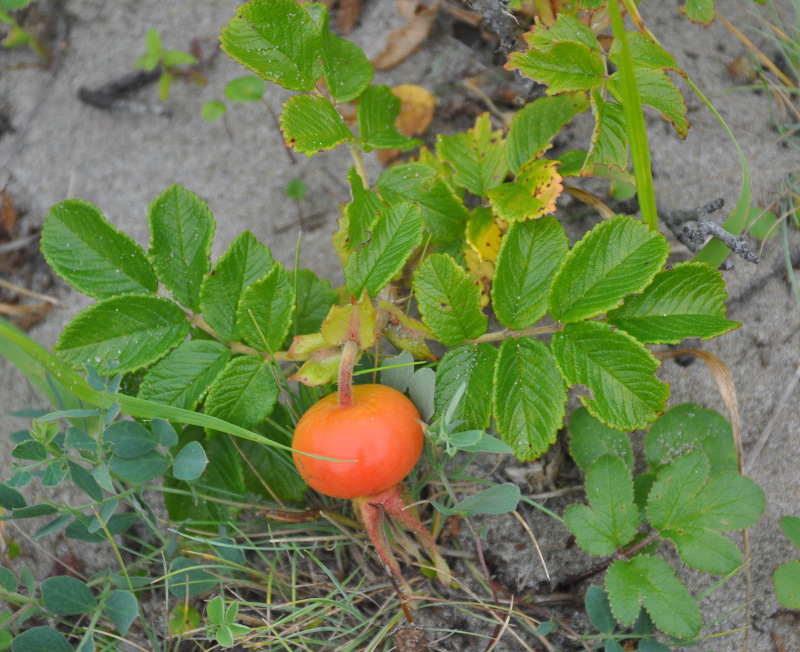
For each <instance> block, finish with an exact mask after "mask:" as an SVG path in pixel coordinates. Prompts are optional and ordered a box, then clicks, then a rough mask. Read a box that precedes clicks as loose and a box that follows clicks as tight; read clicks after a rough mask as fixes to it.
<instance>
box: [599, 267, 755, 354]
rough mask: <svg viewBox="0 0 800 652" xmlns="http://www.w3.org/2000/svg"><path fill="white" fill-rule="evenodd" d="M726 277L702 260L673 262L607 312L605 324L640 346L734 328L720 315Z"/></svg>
mask: <svg viewBox="0 0 800 652" xmlns="http://www.w3.org/2000/svg"><path fill="white" fill-rule="evenodd" d="M727 297H728V294H727V292H726V291H725V281H723V280H722V276H721V275H720V273H719V272H718V271H717V270H715V269H711V267H709V266H708V265H706V264H705V263H692V262H686V263H678V264H677V265H675V266H674V267H673V268H672V269H667V270H662V271H660V272H658V273H657V274H656V275H655V276H654V277H653V282H652V283H650V285H648V286H647V287H646V288H645V289H644V291H643V292H642V293H641V294H637V295H634V296H630V297H627V298H626V299H625V303H624V304H623V305H621V306H620V307H619V308H617V309H615V310H612V311H610V312H609V313H608V322H609V323H610V324H614V325H615V326H617V327H619V328H621V329H622V330H624V331H626V332H628V333H630V334H631V335H633V336H634V337H635V338H636V339H637V340H639V341H640V342H642V343H643V344H678V343H680V342H681V341H682V340H684V339H685V338H687V337H701V338H703V339H704V340H705V339H709V338H711V337H716V336H718V335H722V334H723V333H727V332H728V331H731V330H733V329H734V328H737V327H738V326H739V325H740V324H739V322H735V321H730V320H728V319H725V299H726V298H727Z"/></svg>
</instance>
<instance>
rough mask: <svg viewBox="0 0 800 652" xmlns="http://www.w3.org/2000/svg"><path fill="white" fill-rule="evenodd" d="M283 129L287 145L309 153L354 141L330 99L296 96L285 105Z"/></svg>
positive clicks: (311, 154) (282, 120)
mask: <svg viewBox="0 0 800 652" xmlns="http://www.w3.org/2000/svg"><path fill="white" fill-rule="evenodd" d="M292 1H293V0H292ZM281 131H283V137H284V139H285V140H286V144H287V145H291V146H292V147H294V149H295V151H297V152H300V153H303V154H305V155H306V156H313V155H314V154H317V153H319V152H321V151H327V150H330V149H333V148H334V147H336V146H337V145H341V144H342V143H345V142H348V141H355V136H353V133H352V132H351V131H350V130H349V129H348V128H347V125H346V124H345V123H344V120H342V116H340V115H339V114H338V112H337V111H336V107H335V106H333V104H332V103H331V101H330V100H329V99H326V98H324V97H313V96H311V95H295V96H294V97H292V98H291V99H290V100H289V101H288V102H286V104H284V105H283V112H282V113H281Z"/></svg>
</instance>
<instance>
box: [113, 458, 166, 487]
mask: <svg viewBox="0 0 800 652" xmlns="http://www.w3.org/2000/svg"><path fill="white" fill-rule="evenodd" d="M108 468H109V470H110V471H111V472H112V473H115V474H116V475H118V476H119V477H120V478H122V480H124V481H125V482H130V483H131V484H143V483H145V482H152V481H153V480H156V479H157V478H160V477H161V476H163V475H164V473H165V472H166V470H167V469H168V468H169V460H168V459H167V458H166V457H164V456H163V455H162V454H161V453H159V452H158V451H150V452H149V453H145V454H144V455H140V456H139V457H136V458H133V459H126V458H124V457H119V456H117V455H112V456H111V457H110V458H109V460H108Z"/></svg>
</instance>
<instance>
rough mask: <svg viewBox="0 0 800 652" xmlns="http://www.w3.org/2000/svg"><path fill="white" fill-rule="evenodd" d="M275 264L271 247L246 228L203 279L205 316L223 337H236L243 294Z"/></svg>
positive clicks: (201, 295) (202, 298) (223, 338)
mask: <svg viewBox="0 0 800 652" xmlns="http://www.w3.org/2000/svg"><path fill="white" fill-rule="evenodd" d="M273 265H274V261H273V259H272V254H271V253H270V251H269V249H267V248H266V247H265V246H264V245H262V244H261V243H260V242H258V240H256V238H255V236H253V234H252V233H250V232H249V231H245V232H244V233H242V234H240V235H239V236H237V237H236V239H235V240H234V241H233V242H231V244H230V246H229V247H228V249H227V251H226V252H225V253H224V254H222V256H220V259H219V260H218V261H217V264H216V265H215V266H214V272H213V274H210V275H208V276H206V277H205V278H204V279H203V285H202V287H201V289H200V309H201V310H202V312H203V319H205V321H206V323H207V324H208V325H209V326H211V328H213V329H214V331H215V332H216V333H217V335H218V336H219V337H220V338H221V339H222V340H224V341H226V342H232V341H233V340H234V339H236V333H237V329H236V308H237V306H238V305H239V301H240V300H241V297H242V294H243V293H244V291H245V290H246V289H247V288H249V287H250V286H251V285H252V284H253V283H254V282H256V281H257V280H259V279H261V278H263V277H264V276H265V275H266V274H267V273H268V272H269V270H270V269H272V266H273Z"/></svg>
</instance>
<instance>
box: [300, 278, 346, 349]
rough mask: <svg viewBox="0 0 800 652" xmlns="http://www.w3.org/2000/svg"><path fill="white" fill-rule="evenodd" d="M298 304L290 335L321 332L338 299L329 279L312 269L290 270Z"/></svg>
mask: <svg viewBox="0 0 800 652" xmlns="http://www.w3.org/2000/svg"><path fill="white" fill-rule="evenodd" d="M289 281H290V283H291V284H292V287H294V291H295V295H296V297H297V306H296V308H295V312H294V317H293V319H292V328H291V331H290V336H294V335H307V334H309V333H317V332H319V329H320V326H322V321H323V320H324V319H325V316H326V315H327V314H328V312H329V311H330V309H331V306H333V305H334V304H335V303H336V301H337V299H338V295H337V294H336V291H335V290H334V289H333V288H331V283H330V281H329V280H328V279H321V278H318V277H317V275H316V274H314V272H312V271H311V270H310V269H301V270H294V271H292V272H289Z"/></svg>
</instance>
